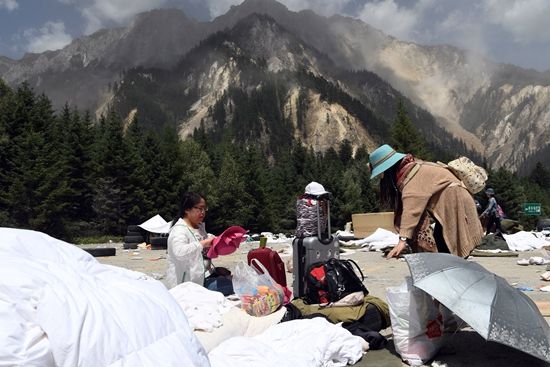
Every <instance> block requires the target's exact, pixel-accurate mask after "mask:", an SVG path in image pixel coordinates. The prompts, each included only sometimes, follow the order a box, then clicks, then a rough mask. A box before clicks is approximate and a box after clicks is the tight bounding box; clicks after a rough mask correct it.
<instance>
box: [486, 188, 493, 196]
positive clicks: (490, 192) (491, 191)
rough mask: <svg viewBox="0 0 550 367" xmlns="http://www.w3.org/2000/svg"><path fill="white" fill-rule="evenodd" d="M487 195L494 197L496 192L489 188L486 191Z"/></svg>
mask: <svg viewBox="0 0 550 367" xmlns="http://www.w3.org/2000/svg"><path fill="white" fill-rule="evenodd" d="M485 194H486V195H494V194H495V190H493V189H492V188H490V187H489V188H488V189H487V191H485Z"/></svg>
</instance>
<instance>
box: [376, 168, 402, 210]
mask: <svg viewBox="0 0 550 367" xmlns="http://www.w3.org/2000/svg"><path fill="white" fill-rule="evenodd" d="M401 161H402V159H400V160H398V161H397V162H396V163H395V164H394V165H393V166H391V167H390V168H388V169H387V170H385V171H384V177H383V178H381V179H380V206H381V207H382V208H383V209H389V210H393V211H395V210H396V209H397V208H398V206H399V202H400V201H401V192H399V190H398V189H397V173H398V172H399V166H400V165H401Z"/></svg>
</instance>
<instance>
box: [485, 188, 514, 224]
mask: <svg viewBox="0 0 550 367" xmlns="http://www.w3.org/2000/svg"><path fill="white" fill-rule="evenodd" d="M485 195H487V197H488V198H489V202H488V203H487V208H485V210H484V211H483V213H481V215H480V216H479V218H480V219H481V218H489V221H488V222H487V231H486V232H485V234H486V235H488V234H490V233H491V228H493V224H495V225H496V228H497V230H499V231H500V233H504V234H508V232H506V230H505V229H504V228H503V227H502V218H501V215H500V212H499V210H498V203H497V199H496V198H495V190H493V189H492V188H488V189H487V191H485Z"/></svg>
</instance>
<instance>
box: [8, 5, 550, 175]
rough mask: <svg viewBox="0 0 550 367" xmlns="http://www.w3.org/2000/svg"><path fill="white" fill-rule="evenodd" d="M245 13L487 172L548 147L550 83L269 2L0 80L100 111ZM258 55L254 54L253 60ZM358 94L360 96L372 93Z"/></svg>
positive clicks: (39, 60) (64, 54) (142, 17)
mask: <svg viewBox="0 0 550 367" xmlns="http://www.w3.org/2000/svg"><path fill="white" fill-rule="evenodd" d="M252 13H261V14H267V15H269V17H271V18H272V19H274V20H275V22H276V23H277V24H278V25H280V26H282V27H283V28H284V29H286V30H287V31H289V32H290V33H292V34H294V35H295V36H296V37H297V38H298V39H299V40H301V41H302V42H303V43H304V44H306V45H308V46H309V47H311V48H312V49H315V50H317V51H319V52H320V53H322V54H325V55H326V56H328V58H330V59H331V60H332V61H333V62H334V64H335V65H336V66H337V67H341V68H344V69H350V70H369V71H371V72H374V73H375V74H377V75H378V76H380V77H381V78H382V79H383V80H386V81H388V82H389V83H390V84H391V85H392V86H393V87H394V88H395V89H396V90H398V91H400V92H402V93H403V94H404V95H405V96H407V97H408V98H410V100H411V101H412V102H414V103H416V104H417V105H418V106H420V107H421V108H423V109H425V110H427V111H429V112H430V113H431V115H433V116H434V117H435V118H436V119H437V120H438V122H439V123H440V124H441V125H442V126H445V128H446V129H447V130H449V131H451V132H453V134H455V135H456V136H458V137H459V138H461V139H462V140H463V141H465V142H466V143H467V144H468V145H469V146H470V147H473V148H475V149H477V150H478V151H480V152H481V153H483V154H484V155H485V156H486V157H487V158H488V160H489V162H490V163H491V164H492V165H493V166H500V165H505V166H507V167H509V168H512V169H516V168H518V167H519V166H520V165H522V164H524V163H527V164H533V165H534V163H536V162H530V160H529V156H530V155H531V154H534V153H535V152H537V151H538V150H540V149H543V148H544V147H546V146H547V144H548V136H547V135H546V130H547V129H546V127H547V124H548V123H549V122H548V121H549V120H548V103H547V98H548V87H549V86H550V82H549V80H550V78H549V76H548V75H545V74H542V73H537V72H535V71H532V70H523V69H521V68H518V67H514V66H511V65H504V64H499V63H495V62H493V61H491V60H488V59H486V58H484V57H482V56H481V55H477V54H474V53H472V52H469V51H465V50H460V49H457V48H455V47H452V46H448V45H439V46H421V45H416V44H413V43H408V42H401V41H399V40H397V39H395V38H393V37H391V36H387V35H385V34H383V33H382V32H381V31H379V30H377V29H375V28H373V27H371V26H369V25H367V24H365V23H363V22H362V21H359V20H356V19H351V18H347V17H343V16H339V15H335V16H332V17H330V18H326V17H322V16H319V15H316V14H315V13H313V12H312V11H300V12H291V11H289V10H288V9H287V8H286V7H285V6H284V5H282V4H280V3H278V2H276V1H275V0H246V1H244V2H243V3H242V4H241V5H239V6H233V7H231V9H230V10H229V11H228V12H227V13H226V14H224V15H222V16H219V17H217V18H216V19H214V20H213V21H211V22H197V21H196V20H193V19H188V18H187V17H186V16H185V14H184V13H183V12H181V11H178V10H174V9H172V10H154V11H150V12H146V13H142V14H139V15H138V16H136V18H135V19H134V21H133V22H132V23H131V24H130V25H129V26H128V27H125V28H117V29H104V30H100V31H98V32H96V33H94V34H92V35H90V36H84V37H80V38H77V39H75V40H73V42H72V43H71V44H70V45H68V46H66V47H65V48H63V49H62V50H57V51H54V52H45V53H42V54H27V55H25V56H24V57H23V59H21V60H11V59H8V58H4V57H0V74H1V75H2V76H3V78H4V80H6V81H7V82H8V83H10V84H11V85H14V86H15V85H17V84H18V83H20V82H21V81H22V80H24V79H27V80H29V82H30V83H31V85H32V86H34V87H35V88H37V90H39V91H45V92H46V93H47V95H48V96H49V97H50V98H52V100H53V102H54V105H55V106H60V105H61V104H63V103H64V102H65V101H69V102H70V103H73V104H76V105H78V106H79V108H87V107H92V108H97V107H98V105H99V104H98V103H99V102H98V101H99V100H100V99H99V97H100V96H101V95H102V93H103V94H105V93H106V92H107V91H108V85H109V83H114V82H115V81H119V80H120V78H121V73H122V72H123V71H124V70H128V69H130V68H132V67H137V66H145V67H161V68H170V67H173V66H174V65H176V63H177V60H179V59H180V58H181V57H182V56H183V55H185V54H186V53H187V52H189V51H190V50H191V49H192V48H193V47H194V46H195V45H198V44H199V43H200V42H201V41H202V40H204V39H205V37H206V36H207V35H208V34H211V33H213V32H217V31H220V30H223V29H226V28H228V29H230V28H232V27H233V26H234V25H236V24H237V22H238V21H239V20H242V19H243V18H244V17H246V16H247V15H249V14H252ZM261 37H265V38H263V42H264V47H265V49H264V50H269V48H270V47H275V46H276V42H275V41H276V40H275V39H273V38H270V36H269V33H268V32H267V33H266V32H264V33H261ZM261 52H264V51H262V50H261V48H259V49H258V52H257V53H261ZM294 52H295V50H291V54H293V53H294ZM293 57H295V56H294V55H285V56H284V57H283V56H281V57H277V60H270V61H269V63H268V64H269V67H270V68H271V69H270V70H271V71H279V70H282V69H288V67H289V63H291V61H292V58H293ZM322 73H323V71H319V74H322ZM363 87H364V89H365V90H364V92H365V93H368V91H369V89H371V88H374V89H376V88H375V86H373V85H364V86H363ZM294 93H295V92H294ZM311 98H312V100H314V99H315V98H314V96H311ZM205 106H206V104H205V105H204V106H202V107H200V108H203V109H204V108H205ZM196 108H199V107H198V106H197V107H196ZM193 115H194V116H199V114H198V113H194V114H193ZM318 117H319V116H317V118H318ZM194 123H195V124H196V121H195V122H194ZM190 124H193V121H189V122H188V125H187V126H191V125H190ZM549 163H550V162H547V163H546V165H547V166H548V164H549Z"/></svg>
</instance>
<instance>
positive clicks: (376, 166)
mask: <svg viewBox="0 0 550 367" xmlns="http://www.w3.org/2000/svg"><path fill="white" fill-rule="evenodd" d="M404 156H405V154H403V153H397V152H396V151H395V150H393V149H392V147H390V146H389V145H387V144H384V145H382V146H381V147H380V148H378V149H376V150H375V151H374V152H372V153H371V154H370V156H369V159H370V164H371V169H372V173H371V175H370V178H371V179H372V178H375V177H376V176H378V175H379V174H381V173H382V172H384V171H385V170H387V169H388V168H390V167H391V166H393V165H394V164H396V163H397V162H398V161H399V160H401V159H402V158H403V157H404Z"/></svg>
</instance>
